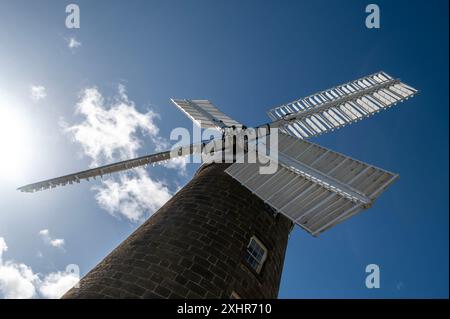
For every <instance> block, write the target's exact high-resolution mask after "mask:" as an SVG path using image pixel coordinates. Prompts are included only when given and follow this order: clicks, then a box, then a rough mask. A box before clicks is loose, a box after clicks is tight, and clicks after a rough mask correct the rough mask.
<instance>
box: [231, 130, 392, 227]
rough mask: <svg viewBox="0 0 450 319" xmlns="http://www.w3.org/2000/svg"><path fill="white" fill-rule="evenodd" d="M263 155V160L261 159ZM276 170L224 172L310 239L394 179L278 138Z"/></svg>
mask: <svg viewBox="0 0 450 319" xmlns="http://www.w3.org/2000/svg"><path fill="white" fill-rule="evenodd" d="M265 156H267V155H265ZM271 160H275V161H277V162H278V170H277V172H276V173H274V174H266V175H264V174H260V173H259V165H258V164H255V163H235V164H233V165H231V166H230V167H228V168H227V169H226V172H227V173H228V174H229V175H230V176H232V177H233V178H235V179H236V180H237V181H239V182H240V183H241V184H242V185H243V186H245V187H246V188H248V189H249V190H250V191H251V192H253V193H254V194H255V195H257V196H258V197H260V198H261V199H262V200H264V201H265V202H266V203H267V204H269V205H270V206H272V207H273V208H274V209H275V210H277V211H278V212H280V213H282V214H284V215H286V216H287V217H289V218H290V219H291V220H292V221H293V222H295V223H296V224H298V225H299V226H301V227H302V228H304V229H305V230H307V231H308V232H309V233H311V234H312V235H314V236H315V235H318V234H320V233H322V232H323V231H325V230H327V229H329V228H331V227H333V226H334V225H336V224H337V223H339V222H341V221H342V220H344V219H346V218H348V217H350V216H352V215H354V214H356V213H358V212H359V211H361V210H363V209H366V208H369V207H370V206H371V205H372V204H373V202H374V201H375V199H376V198H377V197H378V196H379V195H380V194H381V192H382V191H384V190H385V189H386V188H387V187H388V186H389V185H390V184H391V183H392V182H393V181H394V180H395V179H396V178H397V177H398V175H396V174H393V173H390V172H387V171H385V170H383V169H380V168H377V167H374V166H372V165H369V164H366V163H363V162H361V161H358V160H355V159H352V158H351V157H348V156H345V155H342V154H340V153H337V152H334V151H331V150H328V149H326V148H324V147H321V146H319V145H316V144H313V143H311V142H308V141H305V140H302V139H298V138H295V137H292V136H290V135H287V134H283V133H280V134H279V140H278V159H275V158H271Z"/></svg>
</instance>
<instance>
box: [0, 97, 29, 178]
mask: <svg viewBox="0 0 450 319" xmlns="http://www.w3.org/2000/svg"><path fill="white" fill-rule="evenodd" d="M28 133H29V126H28V125H27V121H26V119H25V117H24V115H23V114H22V112H21V109H20V108H19V105H18V104H17V103H15V102H14V100H13V99H11V98H9V97H7V96H6V95H4V94H3V92H0V181H5V180H8V181H12V180H14V179H16V178H19V177H20V176H22V174H23V172H24V169H25V166H26V165H27V164H28V163H29V162H30V161H31V158H30V154H31V150H30V144H29V142H30V141H29V139H28V138H29V134H28Z"/></svg>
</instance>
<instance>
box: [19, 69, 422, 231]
mask: <svg viewBox="0 0 450 319" xmlns="http://www.w3.org/2000/svg"><path fill="white" fill-rule="evenodd" d="M417 93H418V91H417V90H416V89H414V88H412V87H410V86H408V85H406V84H404V83H403V82H401V81H400V80H399V79H395V78H393V77H391V76H390V75H388V74H387V73H385V72H378V73H375V74H372V75H369V76H366V77H363V78H360V79H357V80H355V81H352V82H348V83H345V84H342V85H340V86H336V87H333V88H331V89H328V90H325V91H321V92H319V93H316V94H313V95H310V96H308V97H306V98H302V99H299V100H296V101H293V102H290V103H287V104H283V105H281V106H279V107H276V108H273V109H271V110H270V111H269V112H268V115H269V117H270V118H271V120H272V122H270V123H266V124H263V125H260V126H257V127H256V132H259V129H260V128H267V129H268V131H267V132H266V133H264V134H270V130H271V129H275V128H276V129H280V130H281V131H282V133H280V134H279V135H278V152H277V154H276V155H277V156H273V154H264V155H263V156H265V157H267V158H268V159H270V160H272V161H275V162H276V163H277V165H278V166H277V168H278V169H277V170H276V172H275V173H274V174H260V173H259V164H257V163H239V162H237V163H233V164H232V165H230V166H229V167H228V168H227V169H226V170H225V172H226V173H227V174H229V175H230V176H231V177H233V178H234V179H236V180H237V181H238V182H240V183H241V184H242V185H243V186H244V187H246V188H247V189H249V190H250V191H251V192H252V193H254V194H255V195H256V196H258V197H260V198H261V199H262V200H263V201H265V202H266V203H267V204H268V205H270V206H272V207H273V208H274V209H275V210H276V211H277V212H279V213H281V214H284V215H285V216H287V217H288V218H290V219H291V220H292V221H293V222H294V223H296V224H297V225H299V226H300V227H302V228H303V229H305V230H306V231H307V232H309V233H310V234H312V235H313V236H317V235H319V234H320V233H323V232H324V231H326V230H328V229H330V228H331V227H333V226H335V225H336V224H338V223H340V222H342V221H344V220H346V219H348V218H349V217H351V216H353V215H355V214H357V213H358V212H360V211H362V210H364V209H367V208H369V207H371V206H372V204H373V203H374V201H375V200H376V199H377V198H378V196H379V195H380V194H381V193H382V192H383V191H384V190H385V189H386V188H387V187H388V186H389V185H390V184H392V182H393V181H395V179H396V178H397V177H398V175H397V174H394V173H391V172H388V171H386V170H383V169H380V168H377V167H375V166H372V165H370V164H366V163H363V162H361V161H358V160H356V159H353V158H351V157H349V156H346V155H343V154H340V153H338V152H335V151H332V150H329V149H326V148H324V147H321V146H319V145H316V144H314V143H311V142H309V141H306V140H305V139H306V138H309V137H312V136H317V135H320V134H323V133H327V132H330V131H333V130H335V129H337V128H341V127H343V126H345V125H349V124H351V123H354V122H356V121H358V120H361V119H363V118H367V117H369V116H371V115H374V114H376V113H378V112H380V111H382V110H385V109H388V108H390V107H391V106H393V105H395V104H397V103H398V102H402V101H404V100H407V99H408V98H410V97H413V96H414V95H416V94H417ZM171 101H172V102H173V103H174V104H175V105H176V106H177V107H178V108H179V109H180V110H182V111H183V112H184V113H185V114H186V115H187V116H188V117H189V118H191V119H192V120H193V121H194V122H195V123H197V124H198V125H199V126H200V127H202V128H208V129H209V128H213V129H217V130H219V131H221V132H222V138H223V137H224V136H225V135H235V136H236V135H240V134H245V131H246V127H245V126H244V125H242V124H240V123H239V122H237V121H235V120H233V119H232V118H231V117H229V116H227V115H226V114H224V113H223V112H221V111H220V110H219V109H218V108H217V107H215V106H214V105H213V104H212V103H211V102H210V101H208V100H187V99H172V100H171ZM255 141H256V143H264V142H262V141H258V134H256V139H255V140H254V141H253V142H255ZM218 142H220V141H218V140H217V139H216V140H209V141H200V142H198V143H196V144H191V145H187V146H183V147H177V148H174V149H172V150H168V151H165V152H160V153H156V154H151V155H146V156H142V157H138V158H135V159H130V160H126V161H122V162H117V163H113V164H110V165H105V166H101V167H97V168H93V169H89V170H85V171H81V172H77V173H74V174H69V175H65V176H61V177H57V178H52V179H48V180H44V181H41V182H37V183H33V184H29V185H25V186H22V187H19V188H18V190H20V191H22V192H35V191H40V190H44V189H48V188H54V187H57V186H64V185H67V184H73V183H79V182H80V180H83V179H85V180H89V179H91V178H95V177H97V176H103V175H106V174H111V173H115V172H120V171H124V170H128V169H133V168H136V167H139V166H146V165H149V164H154V163H157V162H161V161H167V160H170V159H172V158H175V157H178V156H186V155H189V154H201V153H202V152H204V150H205V149H206V146H207V144H210V145H213V148H217V147H218V146H219V145H223V144H221V143H218ZM211 143H212V144H211ZM216 145H217V146H216ZM221 147H222V146H221ZM252 147H253V146H252ZM209 149H210V148H209Z"/></svg>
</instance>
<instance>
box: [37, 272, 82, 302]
mask: <svg viewBox="0 0 450 319" xmlns="http://www.w3.org/2000/svg"><path fill="white" fill-rule="evenodd" d="M79 280H80V278H79V277H78V276H76V275H75V274H73V273H69V272H65V271H58V272H54V273H50V274H49V275H47V276H45V278H44V280H43V281H42V282H41V283H40V285H39V292H40V294H41V296H42V297H44V298H49V299H57V298H60V297H61V296H62V295H64V294H65V293H66V292H67V291H68V290H69V289H70V288H72V287H73V286H75V284H77V283H78V281H79Z"/></svg>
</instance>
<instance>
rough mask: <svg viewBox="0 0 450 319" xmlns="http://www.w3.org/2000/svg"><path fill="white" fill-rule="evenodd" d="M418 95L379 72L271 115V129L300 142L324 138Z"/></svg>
mask: <svg viewBox="0 0 450 319" xmlns="http://www.w3.org/2000/svg"><path fill="white" fill-rule="evenodd" d="M415 94H417V90H416V89H414V88H412V87H410V86H408V85H406V84H404V83H402V82H400V80H398V79H394V78H392V77H391V76H390V75H388V74H387V73H385V72H378V73H375V74H372V75H369V76H366V77H363V78H360V79H358V80H355V81H352V82H348V83H345V84H342V85H339V86H336V87H334V88H331V89H328V90H325V91H322V92H319V93H316V94H313V95H310V96H308V97H305V98H303V99H300V100H297V101H293V102H291V103H287V104H284V105H281V106H279V107H276V108H274V109H271V110H269V111H268V113H267V114H268V115H269V117H270V118H271V119H272V120H273V121H274V122H273V123H272V124H271V126H272V127H279V128H280V129H281V130H282V131H283V132H285V133H287V134H291V135H294V136H296V137H299V138H308V137H311V136H316V135H320V134H323V133H326V132H329V131H333V130H334V129H337V128H340V127H343V126H345V125H348V124H350V123H353V122H356V121H358V120H361V119H363V118H366V117H368V116H371V115H373V114H375V113H378V112H380V111H381V110H384V109H387V108H390V107H391V106H393V105H395V104H397V103H398V102H402V101H403V100H406V99H408V98H410V97H412V96H414V95H415Z"/></svg>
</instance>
